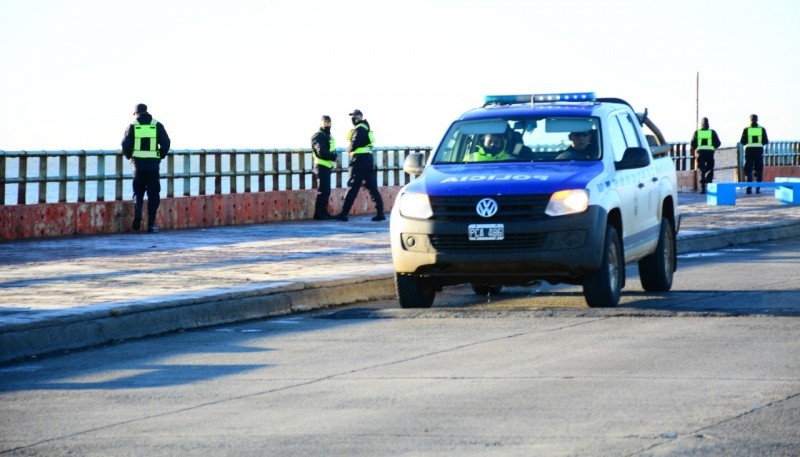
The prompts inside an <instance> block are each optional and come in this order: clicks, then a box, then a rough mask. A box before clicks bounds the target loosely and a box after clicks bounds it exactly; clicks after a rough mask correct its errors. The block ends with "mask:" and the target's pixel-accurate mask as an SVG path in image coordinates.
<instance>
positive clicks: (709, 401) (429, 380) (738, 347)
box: [0, 237, 800, 457]
mask: <svg viewBox="0 0 800 457" xmlns="http://www.w3.org/2000/svg"><path fill="white" fill-rule="evenodd" d="M798 251H800V237H795V238H792V239H784V240H780V241H771V242H763V243H758V244H753V245H750V246H742V247H731V248H724V249H717V250H713V251H706V252H705V253H687V254H682V255H681V257H680V259H679V262H680V263H681V269H680V270H679V271H678V272H677V273H676V287H675V289H674V291H673V292H672V293H669V294H649V293H646V292H644V291H643V290H642V289H641V287H638V282H639V281H638V280H637V278H635V277H631V281H630V284H629V286H630V288H631V290H630V292H629V293H628V294H626V295H625V296H624V297H623V300H624V303H623V306H622V307H620V308H605V309H587V308H586V306H585V304H583V305H581V304H579V303H580V302H581V301H582V298H581V297H580V292H579V288H576V287H572V286H570V287H560V286H558V287H554V289H556V290H555V291H552V290H550V291H549V292H555V293H547V291H546V290H547V288H545V291H544V292H543V293H542V294H536V295H537V296H536V297H530V294H531V293H530V289H531V288H528V291H527V292H526V291H524V290H520V291H519V292H516V291H514V290H511V291H509V292H504V293H503V294H502V299H500V300H497V299H495V297H493V296H492V297H491V301H489V300H487V297H478V296H476V295H475V294H474V293H472V292H471V288H470V287H468V286H461V287H455V288H448V289H446V290H445V291H444V293H443V294H442V295H443V297H442V298H443V299H444V300H443V301H442V303H441V305H440V306H437V307H434V308H432V309H423V310H420V309H399V308H397V306H396V303H395V301H394V300H393V299H386V300H373V301H370V302H362V303H359V304H354V305H349V306H344V307H337V308H334V309H325V310H317V311H313V312H307V313H302V314H298V315H294V316H285V317H276V318H269V319H259V320H253V321H248V322H243V323H238V324H229V325H224V326H215V327H209V328H202V329H197V330H193V331H187V332H172V333H169V334H166V335H160V336H155V337H150V338H141V339H137V340H133V341H126V342H122V343H119V344H111V345H103V346H99V347H94V348H91V349H87V350H82V351H79V352H75V353H72V354H65V355H60V356H57V357H41V358H37V359H35V360H27V361H25V362H22V363H14V364H5V365H2V366H0V412H2V413H0V455H17V456H34V455H36V456H41V455H48V456H49V455H81V456H95V455H97V456H108V455H146V456H148V457H156V456H174V455H181V456H183V455H190V456H193V455H198V456H207V455H214V456H224V455H230V456H236V457H242V456H262V455H280V456H303V457H309V456H348V457H359V456H423V455H424V456H453V455H456V456H481V457H486V456H498V457H499V456H502V457H509V456H526V457H527V456H531V455H547V456H576V455H586V456H629V457H632V456H637V457H639V456H641V457H646V456H658V455H667V456H689V455H694V456H698V455H710V456H775V457H777V456H795V457H796V456H797V455H800V454H799V452H800V433H798V424H800V358H798V357H797V348H798V344H797V341H798V339H800V319H798V318H797V317H798V316H800V290H798V289H797V287H796V273H795V271H794V270H793V269H792V268H790V267H789V268H787V266H790V265H792V264H793V263H794V262H796V261H795V257H796V254H795V253H796V252H798ZM701 254H704V255H701ZM634 270H635V268H634ZM754 271H757V272H758V274H753V272H754ZM704 276H705V277H704ZM709 277H711V278H716V279H717V280H716V281H709V280H708V278H709ZM514 289H525V288H514ZM570 302H572V303H574V304H575V305H574V306H573V307H569V306H568V304H569V303H570ZM738 313H742V314H741V315H740V314H738Z"/></svg>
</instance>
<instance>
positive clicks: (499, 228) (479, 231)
mask: <svg viewBox="0 0 800 457" xmlns="http://www.w3.org/2000/svg"><path fill="white" fill-rule="evenodd" d="M504 236H505V229H504V227H503V224H470V225H469V239H470V241H486V240H502V239H503V237H504Z"/></svg>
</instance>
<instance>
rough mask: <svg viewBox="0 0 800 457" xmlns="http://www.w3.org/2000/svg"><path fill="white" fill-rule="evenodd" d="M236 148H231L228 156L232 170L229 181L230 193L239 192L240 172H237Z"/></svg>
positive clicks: (230, 170)
mask: <svg viewBox="0 0 800 457" xmlns="http://www.w3.org/2000/svg"><path fill="white" fill-rule="evenodd" d="M236 156H237V153H236V150H235V149H233V150H231V153H230V155H229V156H228V171H229V172H230V180H229V182H228V186H229V187H230V191H229V192H230V193H232V194H235V193H237V190H238V188H239V187H238V186H237V184H238V183H237V182H236V181H238V174H237V173H236Z"/></svg>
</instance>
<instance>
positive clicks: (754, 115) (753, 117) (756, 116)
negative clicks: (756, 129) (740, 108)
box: [750, 114, 758, 122]
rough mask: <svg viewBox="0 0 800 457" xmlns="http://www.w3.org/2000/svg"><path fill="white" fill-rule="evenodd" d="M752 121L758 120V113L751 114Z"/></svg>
mask: <svg viewBox="0 0 800 457" xmlns="http://www.w3.org/2000/svg"><path fill="white" fill-rule="evenodd" d="M750 122H758V115H757V114H751V115H750Z"/></svg>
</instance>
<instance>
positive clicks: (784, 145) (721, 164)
mask: <svg viewBox="0 0 800 457" xmlns="http://www.w3.org/2000/svg"><path fill="white" fill-rule="evenodd" d="M670 157H672V158H673V160H674V162H675V170H676V171H691V170H694V169H695V167H696V163H695V156H694V154H692V152H691V148H690V145H689V143H670ZM714 158H715V165H714V172H715V174H717V176H720V177H723V176H728V175H730V177H731V179H722V180H721V181H722V182H724V181H740V180H741V179H742V176H743V175H742V173H743V167H744V148H743V147H742V144H741V143H738V144H737V145H736V146H727V147H721V148H719V149H717V151H716V153H715V154H714ZM764 166H765V167H776V166H800V141H775V142H772V143H768V144H767V145H766V146H765V147H764Z"/></svg>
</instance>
